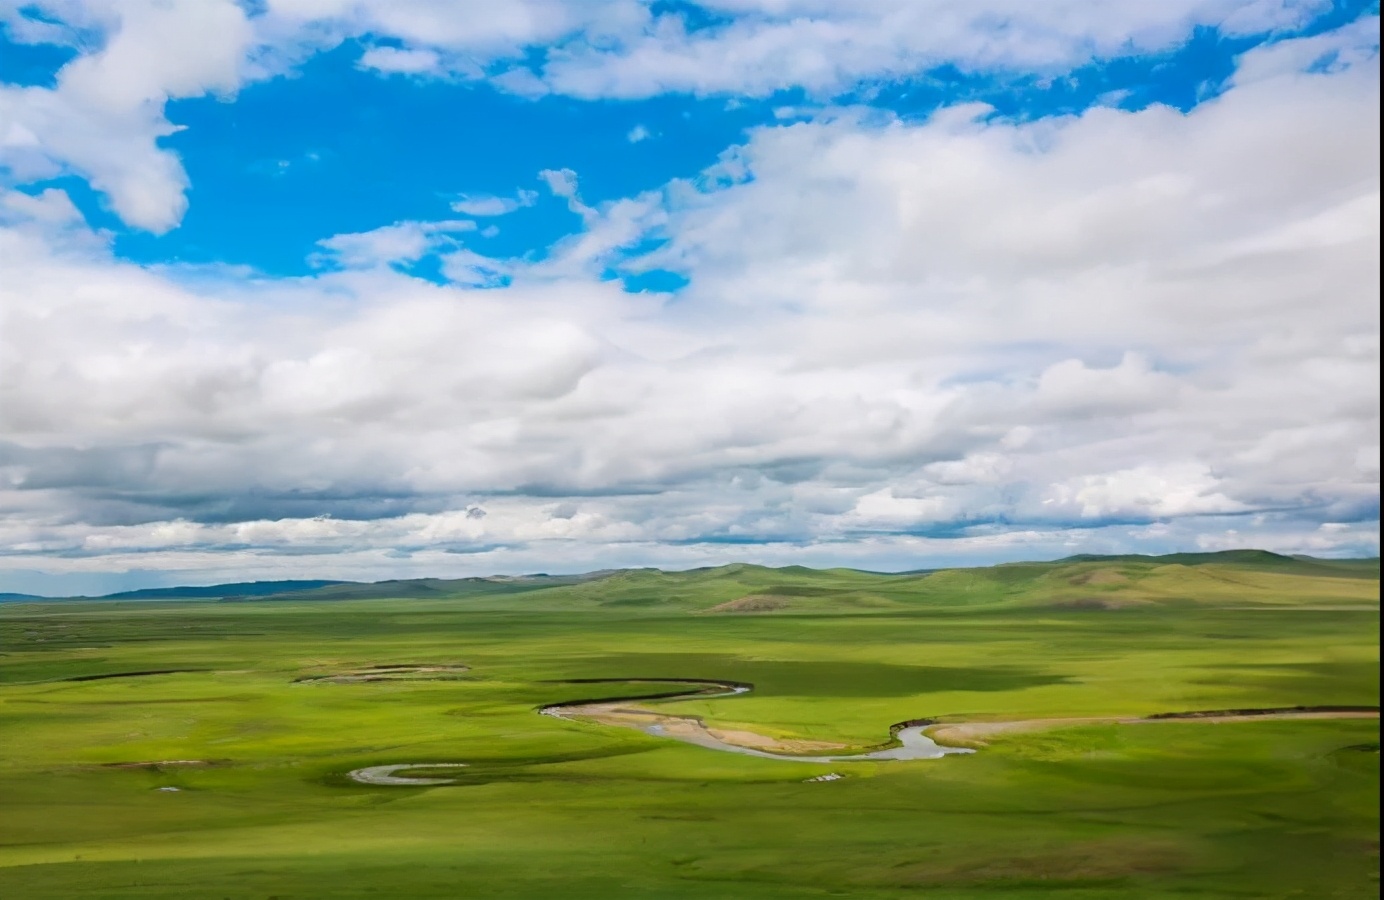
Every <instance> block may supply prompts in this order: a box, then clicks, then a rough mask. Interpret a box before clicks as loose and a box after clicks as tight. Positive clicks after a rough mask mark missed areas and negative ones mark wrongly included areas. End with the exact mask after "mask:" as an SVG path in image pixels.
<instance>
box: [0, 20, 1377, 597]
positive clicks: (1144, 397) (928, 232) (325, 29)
mask: <svg viewBox="0 0 1384 900" xmlns="http://www.w3.org/2000/svg"><path fill="white" fill-rule="evenodd" d="M508 9H509V13H516V14H512V15H511V14H506V13H501V12H497V11H496V10H489V11H487V10H484V9H481V8H480V7H467V8H463V9H458V8H456V7H454V6H453V5H451V4H445V3H432V2H429V0H409V2H403V0H397V2H392V3H379V2H370V0H359V2H357V0H349V2H348V0H331V2H323V3H320V4H316V5H313V4H305V3H300V2H295V0H274V2H268V0H266V2H264V3H248V4H236V3H231V2H229V0H226V2H221V0H217V2H211V0H208V2H202V3H176V2H173V3H161V2H153V0H150V2H142V0H141V2H130V3H116V4H108V3H104V2H95V0H92V2H90V3H78V2H73V3H67V2H64V3H56V2H54V3H33V4H30V3H17V4H16V3H11V4H0V23H3V24H2V25H0V83H3V87H0V190H3V191H4V205H3V206H0V213H2V214H3V217H2V218H0V226H2V227H3V228H4V229H5V243H4V245H3V249H4V252H5V254H6V262H5V266H6V268H7V269H9V270H10V271H11V272H12V273H13V275H14V276H15V277H12V278H7V279H5V280H6V281H7V282H9V284H10V287H9V288H8V289H6V288H4V287H3V286H0V290H8V293H7V294H5V295H4V296H3V297H0V299H3V302H4V303H5V309H4V312H5V316H6V325H5V331H4V332H3V333H2V334H0V340H4V341H6V342H7V346H6V347H5V354H6V360H7V363H8V365H9V368H8V369H6V370H5V371H4V374H3V375H0V378H3V379H4V381H5V382H6V383H3V384H0V389H3V391H4V398H5V401H6V403H5V406H4V407H0V416H4V417H6V419H7V421H4V422H3V425H4V426H5V427H4V429H3V430H4V432H5V434H6V435H7V437H6V439H5V440H3V441H0V470H2V471H4V472H6V473H8V479H9V480H8V482H7V484H8V487H6V488H4V489H3V493H0V496H3V498H4V499H3V500H0V503H2V504H3V505H4V507H5V511H6V516H7V518H8V520H9V521H11V522H13V523H14V524H13V525H12V526H8V527H10V528H12V529H13V530H12V532H11V533H9V534H7V535H6V541H5V543H6V544H8V545H9V546H12V547H14V548H16V549H14V550H12V551H11V552H9V553H7V554H5V555H4V556H3V557H0V565H3V568H0V589H12V590H36V591H39V592H53V591H56V592H65V591H71V590H83V591H92V590H100V589H103V588H106V587H110V588H111V589H115V588H124V587H130V586H138V585H143V584H156V583H169V582H170V581H172V582H181V581H188V580H194V581H196V580H201V581H205V580H209V579H210V580H216V579H219V578H225V579H232V578H234V579H237V580H241V579H242V578H243V577H281V576H288V575H293V574H302V575H304V577H307V576H309V575H311V576H322V577H359V578H371V577H393V576H398V575H409V574H475V573H485V572H492V571H495V572H498V571H527V570H545V571H559V570H573V569H582V568H597V567H604V566H608V565H627V564H657V565H668V566H677V565H683V564H686V565H694V564H704V563H706V562H717V561H732V560H735V559H754V560H760V561H765V562H771V563H788V562H806V563H808V564H848V565H860V566H864V567H875V568H918V567H921V566H927V565H932V564H934V563H937V562H938V561H941V562H946V563H956V562H990V561H994V560H998V559H1011V558H1024V557H1035V556H1053V555H1063V554H1064V553H1067V552H1091V551H1096V552H1099V551H1136V552H1160V551H1167V550H1173V549H1196V548H1198V547H1204V548H1211V549H1214V548H1216V547H1220V546H1240V545H1254V546H1270V547H1272V548H1274V549H1282V550H1286V551H1291V552H1318V553H1327V554H1358V553H1377V547H1378V525H1377V515H1378V484H1377V482H1378V438H1377V431H1378V420H1377V388H1374V387H1370V386H1369V385H1368V384H1367V382H1370V381H1377V378H1374V377H1372V376H1377V366H1378V363H1377V352H1378V350H1377V347H1378V341H1377V330H1378V320H1377V310H1375V311H1371V305H1372V302H1373V301H1377V274H1375V275H1374V276H1373V277H1374V281H1373V288H1374V293H1373V296H1371V295H1370V293H1369V287H1370V280H1369V279H1370V273H1372V272H1373V273H1377V265H1378V261H1377V250H1371V249H1370V247H1372V246H1373V245H1374V243H1377V229H1378V223H1377V213H1375V214H1374V216H1373V219H1371V216H1370V210H1371V209H1376V208H1377V202H1378V201H1377V197H1378V162H1377V160H1378V104H1377V98H1378V9H1377V4H1374V3H1365V2H1341V0H1338V2H1330V3H1327V2H1286V0H1285V2H1277V0H1275V2H1268V0H1248V2H1231V0H1224V2H1222V0H1183V2H1170V3H1167V4H1162V5H1143V4H1110V5H1107V6H1102V7H1095V8H1092V7H1089V6H1087V5H1085V4H1075V5H1074V6H1072V7H1071V8H1070V9H1068V8H1067V7H1065V6H1064V5H1062V4H1053V5H1051V6H1047V7H1043V8H1030V7H1023V8H1010V7H1009V6H1008V5H1007V4H1002V3H996V4H993V5H991V4H986V3H978V4H952V3H947V2H935V3H918V2H902V0H900V2H897V3H896V2H892V0H877V2H873V3H869V4H861V5H860V6H859V7H851V8H849V9H847V8H844V7H841V6H839V5H836V4H829V3H818V2H815V0H793V2H787V3H765V4H762V5H759V4H755V3H738V2H707V3H704V4H694V3H686V4H684V3H675V4H670V3H654V4H651V5H650V4H646V3H642V2H637V0H612V2H609V3H599V4H598V3H564V2H559V0H529V2H527V3H525V4H515V5H514V6H512V7H509V8H508ZM518 12H522V13H523V14H517V13H518ZM1237 159H1241V160H1253V162H1246V163H1245V164H1243V165H1238V164H1236V163H1235V162H1234V161H1235V160H1237ZM1371 198H1373V200H1371ZM1371 202H1373V203H1374V204H1375V206H1374V207H1371V206H1370V203H1371ZM1371 223H1372V224H1371ZM1361 229H1364V230H1363V231H1361ZM1371 229H1373V230H1372V231H1371ZM1361 276H1364V287H1363V288H1361V287H1360V277H1361ZM1352 285H1354V286H1353V287H1352ZM1362 290H1363V291H1364V293H1362ZM1304 317H1308V318H1311V319H1312V322H1311V324H1310V325H1304ZM1371 341H1372V343H1371ZM1371 391H1374V392H1375V393H1371ZM1266 398H1278V400H1277V401H1276V402H1270V403H1268V405H1269V406H1276V407H1277V408H1276V409H1275V410H1274V411H1273V413H1272V414H1271V413H1269V412H1268V411H1267V409H1266ZM56 410H62V411H63V413H62V414H61V415H59V414H56V412H55V411H56ZM6 573H8V574H6Z"/></svg>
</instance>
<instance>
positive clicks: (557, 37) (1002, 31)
mask: <svg viewBox="0 0 1384 900" xmlns="http://www.w3.org/2000/svg"><path fill="white" fill-rule="evenodd" d="M694 5H695V6H697V7H699V8H700V10H701V11H702V12H703V13H706V14H708V15H709V16H710V17H712V19H713V20H714V21H716V22H717V23H718V24H715V25H712V26H709V27H693V26H691V25H689V24H688V20H687V17H686V15H685V12H684V11H680V10H678V9H659V8H658V7H656V6H655V5H651V4H648V3H646V2H642V0H609V2H601V3H584V2H577V3H574V2H564V0H511V2H506V3H501V4H494V3H491V4H486V3H466V4H460V5H458V4H456V3H453V2H449V0H267V2H265V3H263V4H251V5H246V4H242V3H236V2H234V0H128V2H113V0H85V2H79V0H39V2H36V3H32V4H23V5H19V4H15V3H9V4H4V5H3V6H0V15H3V21H4V22H5V25H6V28H7V30H8V33H9V35H10V36H11V38H12V39H15V40H19V41H29V42H35V43H58V44H66V45H68V46H72V47H74V48H77V49H78V50H79V51H80V52H79V53H78V55H77V57H76V58H75V59H73V60H72V61H71V62H69V63H68V64H67V65H66V66H65V67H63V69H62V70H61V71H60V72H59V73H58V75H57V83H56V85H55V86H54V87H52V88H48V87H14V86H0V122H4V123H5V125H4V128H3V129H0V161H3V163H4V165H5V166H6V167H8V168H9V169H11V170H12V171H13V172H15V173H16V174H17V178H18V181H19V182H24V181H31V180H34V179H37V178H44V177H51V176H54V175H58V174H63V173H66V172H75V173H77V174H80V175H82V176H83V177H85V178H86V179H87V180H88V181H89V182H90V183H91V185H92V186H93V187H94V188H96V189H97V190H98V191H100V192H102V193H103V194H104V195H105V196H106V197H107V198H108V200H109V203H110V205H111V208H112V209H113V210H114V211H115V213H116V214H117V215H119V216H120V218H121V219H122V220H124V221H125V222H126V223H127V224H129V225H132V226H134V227H137V228H142V229H146V230H149V231H153V232H163V231H167V230H168V229H170V228H173V227H175V226H176V225H177V224H178V223H179V222H180V221H181V219H182V216H183V213H184V211H185V209H186V205H187V200H186V192H187V188H188V183H187V175H186V173H185V171H184V170H183V167H182V165H181V161H180V160H179V159H178V158H177V156H176V155H175V154H174V153H172V152H171V151H169V150H168V149H166V148H162V147H160V146H159V144H158V141H159V139H160V138H163V137H166V136H168V135H169V134H171V133H173V132H174V131H176V127H175V126H174V125H172V124H171V123H170V122H169V121H168V120H167V118H166V117H165V115H164V105H165V103H166V101H167V100H169V99H176V98H181V97H196V96H201V95H204V94H208V93H214V94H222V95H229V94H233V93H235V91H236V90H238V89H239V87H240V86H241V85H243V84H244V83H246V82H247V81H250V80H254V79H262V78H267V77H273V76H277V75H281V74H283V73H285V72H287V71H290V70H291V69H292V68H293V67H294V66H296V65H297V64H299V63H300V62H302V61H303V60H305V59H307V58H309V57H311V56H312V55H313V54H315V53H317V52H320V51H322V50H326V49H329V48H331V47H334V46H336V45H338V44H340V43H341V42H342V41H345V40H347V39H352V38H356V39H361V40H365V41H368V42H370V46H367V47H366V49H365V50H364V51H363V52H362V55H361V57H360V59H359V61H358V62H359V65H360V66H361V67H362V68H364V69H368V70H373V71H377V72H380V73H381V74H385V75H388V74H408V75H415V76H436V77H448V78H464V79H488V80H489V81H490V82H491V83H492V84H493V85H495V86H496V87H498V88H500V89H502V90H509V91H512V92H514V93H517V94H520V95H524V96H538V95H542V94H545V93H549V92H556V93H560V94H566V95H570V96H576V97H585V98H612V97H618V98H630V97H648V96H653V95H655V94H658V93H662V92H668V91H674V92H688V93H695V94H717V93H725V94H732V95H756V96H763V95H767V94H770V93H773V92H774V91H777V90H781V89H787V88H805V89H807V90H808V91H809V92H811V93H814V94H818V95H823V96H834V95H836V94H839V93H841V92H842V91H846V90H849V89H850V88H852V87H854V86H855V85H858V84H860V83H862V82H864V81H869V80H876V81H877V80H879V79H891V78H898V77H903V76H907V75H910V74H917V73H920V72H924V71H926V70H928V69H930V68H933V67H936V66H940V65H954V66H957V67H960V68H961V69H963V70H966V71H989V70H997V69H998V70H1005V71H1018V70H1023V71H1048V70H1050V71H1052V72H1054V73H1055V72H1058V71H1062V70H1065V69H1069V68H1071V67H1073V66H1076V65H1079V64H1081V63H1083V62H1086V61H1089V60H1091V59H1096V58H1104V57H1112V56H1119V55H1130V54H1140V53H1148V52H1157V51H1161V50H1164V49H1167V48H1170V47H1173V46H1175V45H1177V44H1178V43H1179V42H1180V41H1183V40H1185V39H1186V37H1187V36H1188V35H1189V34H1191V33H1192V32H1193V31H1194V30H1195V29H1196V28H1198V27H1205V26H1210V27H1218V28H1220V29H1221V30H1222V31H1223V33H1226V34H1231V35H1241V34H1255V35H1265V34H1273V33H1275V32H1278V31H1282V30H1285V29H1286V30H1291V29H1294V28H1299V27H1301V26H1303V25H1304V24H1306V23H1307V22H1309V21H1311V19H1312V18H1313V17H1314V16H1317V15H1319V14H1321V13H1322V12H1323V11H1325V10H1326V9H1328V8H1329V6H1330V4H1329V3H1327V2H1326V0H1248V2H1246V0H1165V2H1161V3H1156V4H1135V3H1121V4H1106V5H1102V6H1097V7H1091V6H1090V5H1089V4H1086V3H1081V2H1078V0H1063V2H1050V3H1045V4H1029V3H1013V2H1011V0H987V2H970V0H966V2H962V0H868V2H859V3H852V4H840V3H826V2H822V0H753V2H751V0H701V2H699V3H696V4H694ZM1376 21H1377V20H1376ZM381 42H384V43H381ZM1377 44H1378V37H1377V25H1376V32H1375V39H1374V45H1375V46H1377ZM536 50H541V51H542V52H540V53H535V52H534V51H536ZM1357 50H1358V51H1359V52H1368V48H1367V47H1364V48H1363V49H1362V48H1357ZM1294 52H1297V53H1299V54H1301V53H1307V52H1310V51H1309V50H1308V49H1307V48H1305V47H1301V46H1300V47H1299V48H1298V49H1297V50H1296V51H1294ZM533 59H540V60H541V62H538V63H533V62H532V60H533ZM1275 59H1276V60H1277V61H1273V62H1270V61H1268V57H1264V58H1263V60H1262V61H1261V63H1260V64H1259V67H1260V68H1267V69H1270V70H1272V68H1273V67H1274V66H1279V67H1282V66H1284V65H1290V64H1291V63H1292V61H1286V62H1285V61H1284V60H1283V59H1281V58H1275ZM1347 61H1348V60H1334V61H1332V64H1345V62H1347ZM1299 68H1300V66H1299ZM1246 71H1247V72H1249V71H1250V70H1249V69H1246ZM1252 77H1260V76H1259V75H1253V76H1252ZM630 139H631V140H632V141H634V140H639V139H641V133H640V131H639V129H638V128H636V129H635V130H634V131H632V132H631V133H630Z"/></svg>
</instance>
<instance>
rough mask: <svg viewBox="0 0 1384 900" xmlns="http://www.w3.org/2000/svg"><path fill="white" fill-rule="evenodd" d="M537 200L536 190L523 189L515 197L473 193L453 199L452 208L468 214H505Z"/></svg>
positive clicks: (530, 204)
mask: <svg viewBox="0 0 1384 900" xmlns="http://www.w3.org/2000/svg"><path fill="white" fill-rule="evenodd" d="M537 202H538V193H537V192H536V191H523V190H521V191H519V192H518V193H517V194H516V195H515V196H513V197H494V196H491V195H489V194H471V195H463V196H462V197H460V198H459V199H457V200H455V201H453V203H452V209H453V210H455V211H456V212H459V213H462V214H463V215H467V216H505V215H509V214H510V213H512V212H514V211H515V210H517V209H522V208H523V207H526V206H533V205H534V204H535V203H537Z"/></svg>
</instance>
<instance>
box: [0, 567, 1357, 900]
mask: <svg viewBox="0 0 1384 900" xmlns="http://www.w3.org/2000/svg"><path fill="white" fill-rule="evenodd" d="M378 590H379V592H380V593H386V592H387V590H386V589H384V588H380V589H378ZM430 590H431V588H430ZM1378 590H1379V582H1378V562H1377V561H1373V562H1362V563H1326V562H1321V563H1317V562H1307V561H1297V560H1284V558H1282V557H1272V556H1269V555H1255V554H1242V555H1239V556H1233V555H1232V556H1222V557H1213V558H1186V559H1173V560H1167V559H1164V560H1158V561H1149V560H1142V559H1137V558H1128V559H1112V558H1106V559H1089V560H1076V561H1070V562H1063V563H1052V564H1033V565H1023V566H1002V567H995V568H991V569H984V570H956V571H943V572H936V573H920V574H917V575H912V576H877V575H870V574H868V573H859V572H850V571H844V570H833V571H827V572H812V571H809V570H805V569H780V570H769V569H760V568H755V567H747V566H731V567H724V568H721V569H712V570H701V571H697V572H690V573H672V574H669V573H659V572H653V571H642V570H641V571H632V572H622V573H617V574H614V575H611V576H609V577H607V578H602V579H598V580H592V581H587V582H580V583H570V584H569V583H563V584H556V585H553V586H541V585H540V586H539V587H537V588H535V587H534V585H532V584H516V583H512V582H510V583H499V582H497V583H495V586H494V589H490V588H487V587H486V586H485V585H483V584H476V585H472V586H470V587H467V588H465V589H464V590H463V589H457V590H456V591H454V592H453V593H454V594H455V595H454V596H438V597H432V596H428V597H419V596H418V595H417V592H416V591H415V592H414V595H413V596H412V597H409V598H406V599H332V597H333V596H343V595H342V593H340V592H342V591H345V592H346V593H345V596H347V597H348V598H350V597H359V595H360V594H361V593H362V590H361V589H359V588H358V586H352V587H349V588H340V587H324V588H322V589H320V591H319V592H312V591H308V592H304V593H303V594H302V595H297V596H285V597H284V598H281V599H267V600H254V601H247V602H214V601H199V602H138V603H116V602H100V603H97V602H78V601H62V602H51V603H9V604H4V605H2V606H0V629H3V631H2V632H0V653H3V655H0V809H2V810H3V815H0V896H4V897H14V898H36V900H38V898H98V897H99V898H141V900H142V898H151V900H152V898H185V897H195V898H203V897H208V898H220V897H226V898H238V900H239V898H257V900H264V898H271V897H277V898H279V900H290V898H296V900H302V898H319V897H321V898H338V897H339V898H385V897H398V898H430V897H438V898H455V897H542V898H545V900H551V898H553V897H602V898H605V897H616V898H620V897H654V898H661V897H667V898H693V897H697V898H702V897H716V898H722V897H724V898H770V897H817V896H821V897H861V898H905V897H921V896H927V897H943V898H952V897H956V898H982V897H997V896H1003V897H1030V896H1031V897H1044V898H1064V900H1065V898H1083V900H1084V898H1105V897H1112V898H1113V897H1170V898H1171V897H1177V898H1212V897H1217V898H1219V897H1313V898H1315V897H1375V896H1377V895H1378V889H1379V885H1378V837H1379V820H1378V796H1379V751H1378V748H1379V743H1378V742H1379V725H1378V721H1377V720H1339V721H1323V720H1315V721H1258V722H1246V723H1235V724H1210V723H1199V722H1165V723H1158V724H1143V725H1087V726H1080V727H1066V728H1058V729H1054V730H1047V731H1042V732H1035V733H1021V734H1012V735H1001V736H998V737H996V738H995V739H993V740H992V741H991V742H990V744H989V745H988V746H986V747H984V748H983V749H981V750H980V752H977V753H975V754H973V755H969V756H948V757H946V758H944V759H940V760H920V761H911V762H897V761H894V762H888V761H886V762H860V763H839V762H838V763H832V764H829V765H828V764H822V763H811V762H783V761H777V760H764V759H756V758H751V757H743V756H737V755H733V754H727V753H719V752H715V751H712V750H706V749H703V748H699V747H693V746H688V745H684V744H679V743H676V742H672V741H668V740H664V739H660V738H657V737H653V736H649V735H644V734H641V733H639V732H635V731H631V730H628V729H621V728H614V727H605V726H600V725H591V724H583V723H577V722H569V721H563V720H560V719H554V718H549V717H544V716H539V715H537V714H536V709H537V708H538V707H540V706H542V705H544V704H548V703H553V702H557V701H562V700H571V699H577V698H590V697H600V696H617V695H624V694H629V693H631V685H628V684H624V685H622V684H619V683H611V684H570V683H565V682H566V681H567V680H569V679H583V678H584V679H592V678H611V679H619V678H628V679H636V678H700V679H726V680H733V681H743V682H750V683H753V684H754V685H755V690H754V692H753V693H751V694H748V695H745V696H741V697H734V698H722V699H702V700H688V701H680V702H675V703H670V704H667V710H668V711H669V712H676V713H679V714H693V715H699V716H702V717H704V718H705V719H706V720H707V721H708V722H709V723H715V724H717V725H722V726H727V727H740V728H747V729H750V730H754V731H758V732H760V733H764V734H769V735H775V736H782V737H798V738H808V739H816V740H828V741H843V742H849V743H852V744H854V745H858V746H862V747H863V746H870V745H874V744H878V743H880V742H882V741H885V740H886V739H887V737H888V726H889V725H890V724H891V723H894V722H899V721H902V720H906V719H913V718H918V717H924V716H926V717H940V718H943V719H950V720H956V721H974V720H1006V719H1031V718H1036V717H1048V716H1052V717H1060V716H1104V715H1111V716H1117V715H1144V714H1152V713H1160V712H1177V711H1188V710H1198V709H1203V710H1209V709H1231V708H1249V707H1283V706H1294V705H1368V706H1377V705H1378V703H1379V616H1378V599H1379V593H1378ZM333 591H337V592H338V593H337V594H335V595H333V593H332V592H333ZM352 592H354V593H352ZM437 592H438V593H441V594H444V595H445V594H446V593H447V591H446V589H445V587H444V588H438V589H437ZM365 593H368V592H365ZM312 597H316V599H312ZM745 598H752V599H751V600H750V601H748V602H745V603H740V604H739V606H736V605H735V604H736V602H737V601H740V600H744V599H745ZM727 604H729V606H727ZM718 608H719V609H721V610H723V611H720V612H714V611H712V610H716V609H718ZM727 609H729V610H731V611H729V612H727V611H724V610H727ZM736 609H740V610H758V611H752V612H735V611H734V610H736ZM404 664H431V665H450V666H466V667H469V668H468V669H467V670H466V671H465V672H462V673H459V674H457V673H448V674H447V675H446V677H445V678H444V679H442V680H419V681H408V680H403V681H400V680H390V681H382V682H353V683H336V682H331V681H301V680H298V679H303V678H305V677H310V676H314V675H326V674H332V673H334V672H343V671H355V670H358V669H361V668H363V667H368V666H379V665H404ZM141 672H144V673H147V672H164V673H165V674H145V675H135V674H131V673H141ZM93 676H124V677H93ZM635 690H638V687H636V688H635ZM158 761H184V763H182V764H179V763H168V762H164V763H163V764H157V763H158ZM187 761H195V762H196V764H185V763H186V762H187ZM403 762H435V763H456V762H464V763H468V764H469V767H468V768H465V769H457V770H448V771H447V772H446V774H447V775H448V776H449V777H455V778H457V779H458V782H457V784H455V785H448V786H442V787H430V788H414V787H369V786H364V785H359V784H356V783H354V782H352V781H350V780H349V779H348V778H347V777H346V773H347V772H349V771H350V770H352V769H355V768H359V767H363V766H368V765H382V764H389V763H403ZM833 771H834V772H839V773H842V774H844V775H845V776H846V777H845V778H843V779H841V780H839V781H834V782H825V783H821V782H815V783H814V782H806V781H805V779H808V778H812V777H814V776H818V775H821V774H824V773H827V772H833ZM160 787H177V788H179V790H178V791H176V792H174V791H159V790H157V788H160Z"/></svg>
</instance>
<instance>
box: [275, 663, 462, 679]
mask: <svg viewBox="0 0 1384 900" xmlns="http://www.w3.org/2000/svg"><path fill="white" fill-rule="evenodd" d="M469 671H471V667H470V666H463V665H457V664H451V663H391V664H387V665H375V666H364V667H357V668H352V669H347V670H345V671H340V672H327V673H322V674H314V675H300V676H299V677H297V678H295V679H293V683H294V684H312V683H318V684H321V683H326V684H360V683H363V682H372V681H449V680H454V679H458V678H460V677H462V676H463V675H465V674H466V673H467V672H469Z"/></svg>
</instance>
